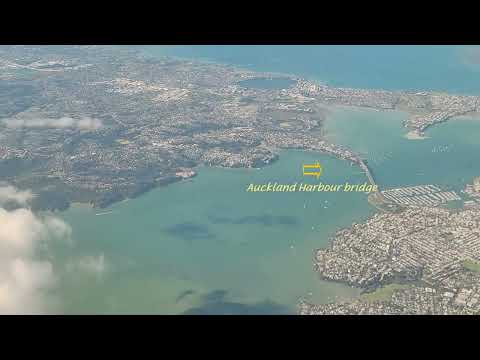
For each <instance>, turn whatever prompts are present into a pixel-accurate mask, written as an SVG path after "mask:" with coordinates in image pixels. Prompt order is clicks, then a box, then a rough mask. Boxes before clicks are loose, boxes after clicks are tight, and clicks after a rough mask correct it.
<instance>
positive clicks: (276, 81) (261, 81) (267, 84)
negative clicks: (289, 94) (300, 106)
mask: <svg viewBox="0 0 480 360" xmlns="http://www.w3.org/2000/svg"><path fill="white" fill-rule="evenodd" d="M294 83H295V81H294V80H292V79H287V78H256V79H248V80H242V81H239V82H238V83H237V85H239V86H241V87H244V88H250V89H264V90H281V89H287V88H289V87H290V86H292V85H293V84H294Z"/></svg>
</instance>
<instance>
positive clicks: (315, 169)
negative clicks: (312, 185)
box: [303, 162, 323, 179]
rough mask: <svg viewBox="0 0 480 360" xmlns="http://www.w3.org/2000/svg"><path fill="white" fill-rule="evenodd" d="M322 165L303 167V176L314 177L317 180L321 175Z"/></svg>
mask: <svg viewBox="0 0 480 360" xmlns="http://www.w3.org/2000/svg"><path fill="white" fill-rule="evenodd" d="M322 170H323V169H322V165H320V163H319V162H317V163H316V164H310V165H303V176H316V177H317V179H318V178H319V177H320V175H322Z"/></svg>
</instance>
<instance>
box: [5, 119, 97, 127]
mask: <svg viewBox="0 0 480 360" xmlns="http://www.w3.org/2000/svg"><path fill="white" fill-rule="evenodd" d="M2 123H3V124H4V125H5V126H7V127H9V128H12V129H21V128H39V129H44V128H45V129H48V128H49V129H69V128H71V129H79V130H97V129H99V128H101V127H102V126H103V124H102V121H101V120H99V119H95V118H91V117H83V118H80V119H74V118H71V117H61V118H58V119H49V118H9V119H3V120H2Z"/></svg>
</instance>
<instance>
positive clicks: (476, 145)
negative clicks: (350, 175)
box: [326, 108, 480, 190]
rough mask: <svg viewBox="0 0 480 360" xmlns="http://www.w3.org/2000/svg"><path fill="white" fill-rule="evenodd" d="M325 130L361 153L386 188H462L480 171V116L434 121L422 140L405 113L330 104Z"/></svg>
mask: <svg viewBox="0 0 480 360" xmlns="http://www.w3.org/2000/svg"><path fill="white" fill-rule="evenodd" d="M331 112H332V115H331V119H330V120H329V121H327V122H326V132H327V134H329V135H328V136H329V139H330V140H331V141H333V142H336V143H339V144H342V145H346V146H348V147H350V148H351V149H353V150H355V151H356V152H357V153H360V154H362V155H363V156H364V157H365V158H366V159H367V161H368V164H369V166H370V167H371V169H372V170H373V173H374V176H375V179H376V181H377V183H378V184H379V186H380V187H381V188H392V187H399V186H413V185H421V184H438V185H441V186H443V187H445V188H453V189H455V190H461V189H463V188H464V187H465V185H466V184H467V183H471V182H472V179H473V177H475V176H478V175H479V174H480V166H479V162H478V153H479V152H480V137H479V136H478V134H479V133H480V117H476V118H475V117H465V116H464V117H459V118H456V119H454V120H451V121H449V122H446V123H442V124H438V125H435V126H434V127H432V128H430V129H429V130H428V131H427V134H426V135H427V138H426V139H423V140H409V139H407V138H406V137H405V135H406V133H407V131H406V129H404V128H403V127H402V121H403V120H404V119H405V118H406V117H407V116H408V115H407V114H406V113H402V112H380V111H372V110H363V109H346V108H337V109H331Z"/></svg>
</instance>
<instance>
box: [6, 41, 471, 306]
mask: <svg viewBox="0 0 480 360" xmlns="http://www.w3.org/2000/svg"><path fill="white" fill-rule="evenodd" d="M245 51H247V50H245ZM248 51H254V50H251V49H249V50H248ZM293 70H294V69H293ZM290 72H291V73H293V75H292V74H290ZM479 94H480V91H479ZM345 114H346V115H345ZM342 116H344V117H345V119H346V120H344V121H345V124H346V125H344V123H343V122H342V121H343V120H341V119H340V118H341V117H342ZM389 117H392V118H391V119H390V118H389ZM397 117H398V119H397ZM354 118H358V119H360V118H362V119H364V118H365V119H366V120H365V121H364V120H362V119H360V120H353V119H354ZM337 119H338V121H337ZM479 119H480V95H476V94H472V93H468V92H467V93H463V92H459V93H455V92H450V91H445V90H444V89H439V90H436V89H430V88H429V87H428V86H426V87H425V88H422V89H415V90H411V89H381V88H368V87H365V88H359V87H356V86H352V87H348V86H336V85H335V84H331V83H329V82H322V81H319V80H317V79H315V78H313V77H312V78H309V77H308V76H306V75H304V74H297V75H295V74H294V71H277V69H273V70H272V71H268V69H264V70H260V69H254V68H252V67H249V66H243V64H235V63H232V64H227V63H224V62H216V61H205V60H203V59H201V58H200V59H193V58H187V57H178V56H171V55H170V54H164V53H162V54H161V55H158V54H156V53H154V51H153V50H151V49H146V48H142V47H134V46H130V47H127V46H44V45H43V46H0V252H1V253H2V254H1V255H0V313H132V312H133V313H135V312H138V313H176V314H179V313H182V314H217V313H221V314H224V313H225V314H257V313H258V314H263V313H268V314H284V313H285V314H292V313H295V314H301V315H324V314H334V315H340V314H350V315H360V314H380V315H381V314H398V315H400V314H439V315H443V314H479V313H480V301H479V300H480V180H479V179H480V167H478V162H476V157H475V150H476V146H477V147H480V140H479V139H480V138H478V136H476V137H475V136H474V135H475V128H474V127H475V126H479V125H480V121H478V120H479ZM362 121H363V122H362ZM354 123H355V125H353V124H354ZM457 128H458V129H460V130H458V131H457V130H456V129H457ZM343 129H347V130H346V131H344V130H343ZM389 129H393V130H389ZM476 130H479V129H476ZM348 131H351V132H352V133H351V134H350V133H349V132H348ZM363 131H364V132H365V133H367V132H368V134H369V136H371V138H370V139H368V140H367V139H366V138H363V137H362V136H363V135H362V134H364V133H363ZM437 133H438V136H436V134H437ZM460 133H462V134H463V133H465V134H466V137H465V139H467V138H468V139H467V140H464V141H463V140H462V139H460V135H458V134H460ZM470 135H471V137H470ZM382 138H384V139H387V140H385V143H383V142H382V141H383V140H382ZM388 139H394V140H388ZM445 139H447V140H448V143H444V142H441V141H444V140H445ZM458 139H460V140H458ZM427 145H428V149H427ZM462 146H465V147H466V148H465V149H464V148H463V147H462ZM382 147H383V148H382ZM425 149H427V150H425ZM375 151H377V152H380V153H381V158H380V157H378V156H377V157H374V156H373V155H374V154H375ZM372 154H373V155H372ZM385 154H387V155H385ZM402 154H406V155H402ZM402 156H404V157H405V158H401V157H402ZM318 159H320V160H318ZM379 159H380V160H381V161H380V160H379ZM399 159H403V160H399ZM309 163H313V164H318V165H305V164H309ZM320 163H321V164H322V165H320ZM409 164H412V165H409ZM417 164H418V168H417V167H415V172H412V171H411V169H410V168H409V166H417ZM301 166H307V167H308V166H310V167H312V168H315V167H318V168H320V166H321V167H322V171H321V172H318V173H316V177H315V176H313V177H306V176H305V175H308V174H306V173H305V172H304V173H303V174H302V173H301V171H300V170H299V169H300V168H301ZM389 166H397V167H398V168H395V169H397V170H398V172H395V171H393V170H392V168H390V167H389ZM430 166H431V167H432V175H428V174H427V175H425V173H426V172H427V171H428V169H429V167H430ZM455 166H457V167H456V168H455V169H461V170H462V169H465V170H466V172H465V174H463V175H459V174H458V171H457V170H454V171H450V170H449V169H451V167H455ZM335 169H338V170H335ZM439 174H445V175H444V176H443V175H439ZM302 175H303V176H302ZM222 176H225V178H222ZM402 176H404V177H405V179H406V180H405V181H402V180H401V179H402ZM408 176H410V177H409V178H408V179H407V177H408ZM227 177H228V179H233V180H224V179H227ZM197 187H198V189H197ZM281 204H282V205H281ZM301 214H304V215H301ZM337 221H338V224H337ZM320 238H321V239H320ZM57 240H58V241H57ZM58 243H60V245H59V244H58ZM67 243H71V244H74V245H67ZM62 244H63V245H62ZM69 246H70V247H69ZM116 246H117V247H116ZM120 248H122V249H121V250H120ZM222 249H223V250H222ZM222 251H223V252H222ZM92 252H95V254H93V253H92ZM130 255H131V257H130ZM181 258H182V259H181ZM268 258H269V259H270V260H266V259H268ZM213 259H215V260H213ZM219 259H222V260H219ZM249 264H250V265H249ZM269 264H270V265H269ZM299 264H301V265H299ZM268 266H272V267H271V268H270V269H268V270H266V269H265V268H266V267H268ZM279 268H282V270H281V271H283V272H281V273H280V272H278V269H279ZM152 269H155V271H158V273H155V274H154V273H153V272H151V271H150V270H152ZM243 272H245V274H243ZM82 274H89V275H82ZM125 274H127V275H128V276H127V275H125ZM275 274H277V275H275ZM280 274H281V275H280ZM307 274H308V275H307ZM89 276H90V277H89ZM92 276H93V278H94V281H92V278H91V277H92ZM296 276H302V277H305V280H303V279H296ZM310 276H311V277H312V280H311V281H310V280H306V278H309V277H310ZM276 277H277V278H276ZM282 277H283V278H285V277H288V279H285V281H283V280H282ZM252 278H257V280H256V281H257V282H258V283H257V282H255V281H254V280H247V279H252ZM22 279H23V280H22ZM25 279H28V280H25ZM122 279H123V280H122ZM126 279H128V281H127V280H126ZM262 281H263V282H265V283H268V285H267V284H266V285H265V288H263V289H262ZM302 281H304V282H302ZM249 282H250V285H249V284H247V283H249ZM281 282H282V283H285V282H291V283H292V284H285V285H282V286H281V287H279V285H278V284H279V283H281ZM25 284H27V285H25ZM28 284H31V286H29V285H28ZM100 284H102V285H100ZM106 284H108V286H107V285H106ZM89 286H94V287H95V290H91V291H90V293H91V295H90V297H89V291H84V290H82V289H88V287H89ZM129 289H131V290H129ZM132 292H133V293H138V292H144V295H139V296H137V297H135V298H132V296H133V295H128V294H132ZM149 292H150V293H149ZM79 293H82V295H79ZM142 298H145V299H142ZM122 301H124V302H122Z"/></svg>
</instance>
